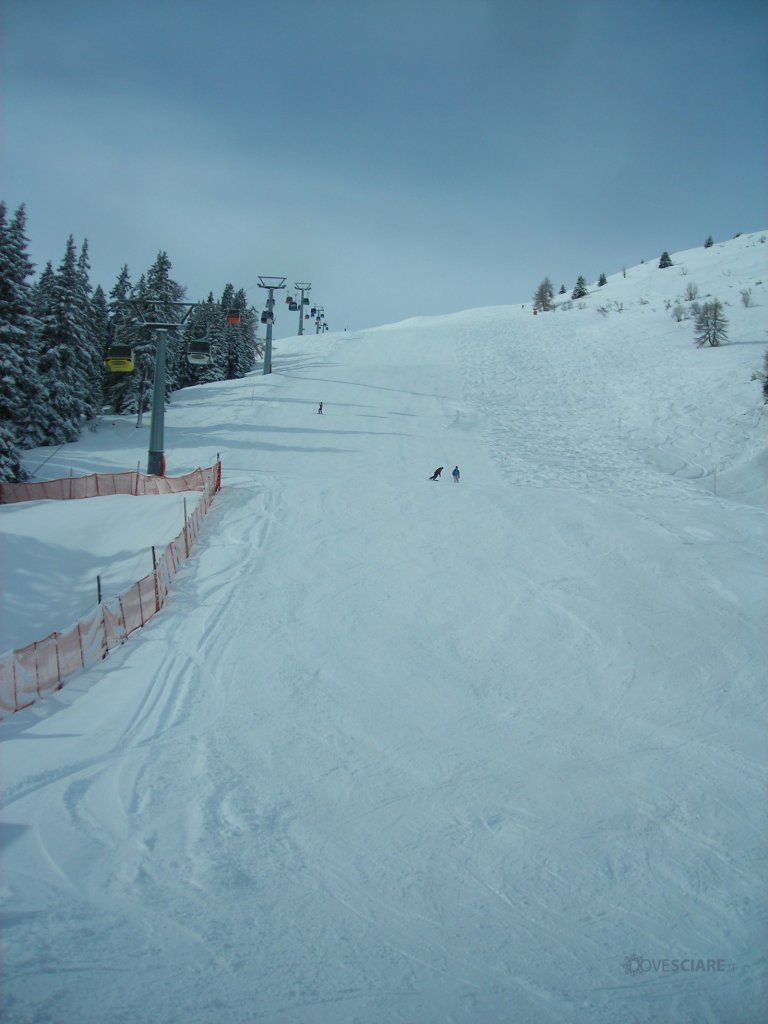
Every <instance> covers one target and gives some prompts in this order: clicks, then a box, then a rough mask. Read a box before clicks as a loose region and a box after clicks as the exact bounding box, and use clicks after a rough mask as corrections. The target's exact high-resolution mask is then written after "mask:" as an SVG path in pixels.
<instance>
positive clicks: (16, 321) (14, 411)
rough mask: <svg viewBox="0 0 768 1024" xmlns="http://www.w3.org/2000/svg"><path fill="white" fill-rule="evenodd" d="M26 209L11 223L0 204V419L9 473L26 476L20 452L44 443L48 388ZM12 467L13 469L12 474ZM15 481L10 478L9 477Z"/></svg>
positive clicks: (5, 210)
mask: <svg viewBox="0 0 768 1024" xmlns="http://www.w3.org/2000/svg"><path fill="white" fill-rule="evenodd" d="M27 250H28V242H27V238H26V210H25V207H24V206H23V205H22V206H20V207H19V208H18V209H17V211H16V213H15V215H14V217H13V219H12V221H11V222H10V224H9V223H8V216H7V208H6V205H5V203H0V420H1V421H2V422H3V424H4V426H5V428H6V430H5V435H4V436H5V440H4V441H3V450H4V453H5V454H4V457H3V458H4V461H3V465H4V466H5V471H6V472H10V473H17V472H18V473H21V474H22V475H23V471H22V470H21V466H20V463H18V470H16V469H14V468H13V467H15V466H17V460H18V458H19V455H18V449H23V448H32V447H34V446H35V445H37V444H40V443H41V441H42V439H43V430H42V426H41V417H40V405H41V402H42V397H43V388H42V383H41V380H40V376H39V374H38V372H37V338H36V336H37V331H38V329H39V326H40V325H39V323H38V321H37V319H36V318H35V317H34V315H33V313H32V301H33V293H32V288H31V286H30V284H29V282H28V280H27V279H28V278H29V277H30V276H31V275H32V273H33V271H34V267H33V265H32V263H31V261H30V259H29V256H28V251H27ZM9 467H11V468H10V469H9ZM6 479H10V477H6Z"/></svg>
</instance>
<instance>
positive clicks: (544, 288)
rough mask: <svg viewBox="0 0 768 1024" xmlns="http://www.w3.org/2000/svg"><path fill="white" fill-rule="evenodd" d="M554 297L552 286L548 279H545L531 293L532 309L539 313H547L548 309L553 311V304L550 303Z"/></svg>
mask: <svg viewBox="0 0 768 1024" xmlns="http://www.w3.org/2000/svg"><path fill="white" fill-rule="evenodd" d="M554 297H555V289H554V286H553V284H552V282H551V281H550V279H549V278H548V277H545V278H544V280H543V281H542V282H541V284H540V285H539V287H538V288H537V289H536V291H535V292H534V293H533V308H534V309H536V310H538V311H539V312H547V311H548V310H550V309H554V303H553V301H552V300H553V299H554Z"/></svg>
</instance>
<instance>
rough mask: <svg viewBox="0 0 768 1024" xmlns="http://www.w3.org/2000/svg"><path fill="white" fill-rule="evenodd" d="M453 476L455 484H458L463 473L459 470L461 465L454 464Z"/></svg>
mask: <svg viewBox="0 0 768 1024" xmlns="http://www.w3.org/2000/svg"><path fill="white" fill-rule="evenodd" d="M451 476H452V477H453V482H454V483H455V484H457V483H458V482H459V478H460V476H461V473H460V472H459V467H458V466H454V467H453V473H451Z"/></svg>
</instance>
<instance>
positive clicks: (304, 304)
mask: <svg viewBox="0 0 768 1024" xmlns="http://www.w3.org/2000/svg"><path fill="white" fill-rule="evenodd" d="M301 304H302V306H308V305H309V299H308V298H307V297H306V296H304V298H303V299H302V300H301Z"/></svg>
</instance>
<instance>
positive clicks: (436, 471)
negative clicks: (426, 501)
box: [429, 466, 443, 480]
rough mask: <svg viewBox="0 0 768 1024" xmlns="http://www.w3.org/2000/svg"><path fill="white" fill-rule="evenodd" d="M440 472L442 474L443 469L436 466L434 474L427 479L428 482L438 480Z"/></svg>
mask: <svg viewBox="0 0 768 1024" xmlns="http://www.w3.org/2000/svg"><path fill="white" fill-rule="evenodd" d="M442 472H443V467H442V466H438V467H437V469H436V470H435V472H434V473H433V474H432V476H431V477H430V478H429V479H430V480H439V479H440V474H441V473H442Z"/></svg>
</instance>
